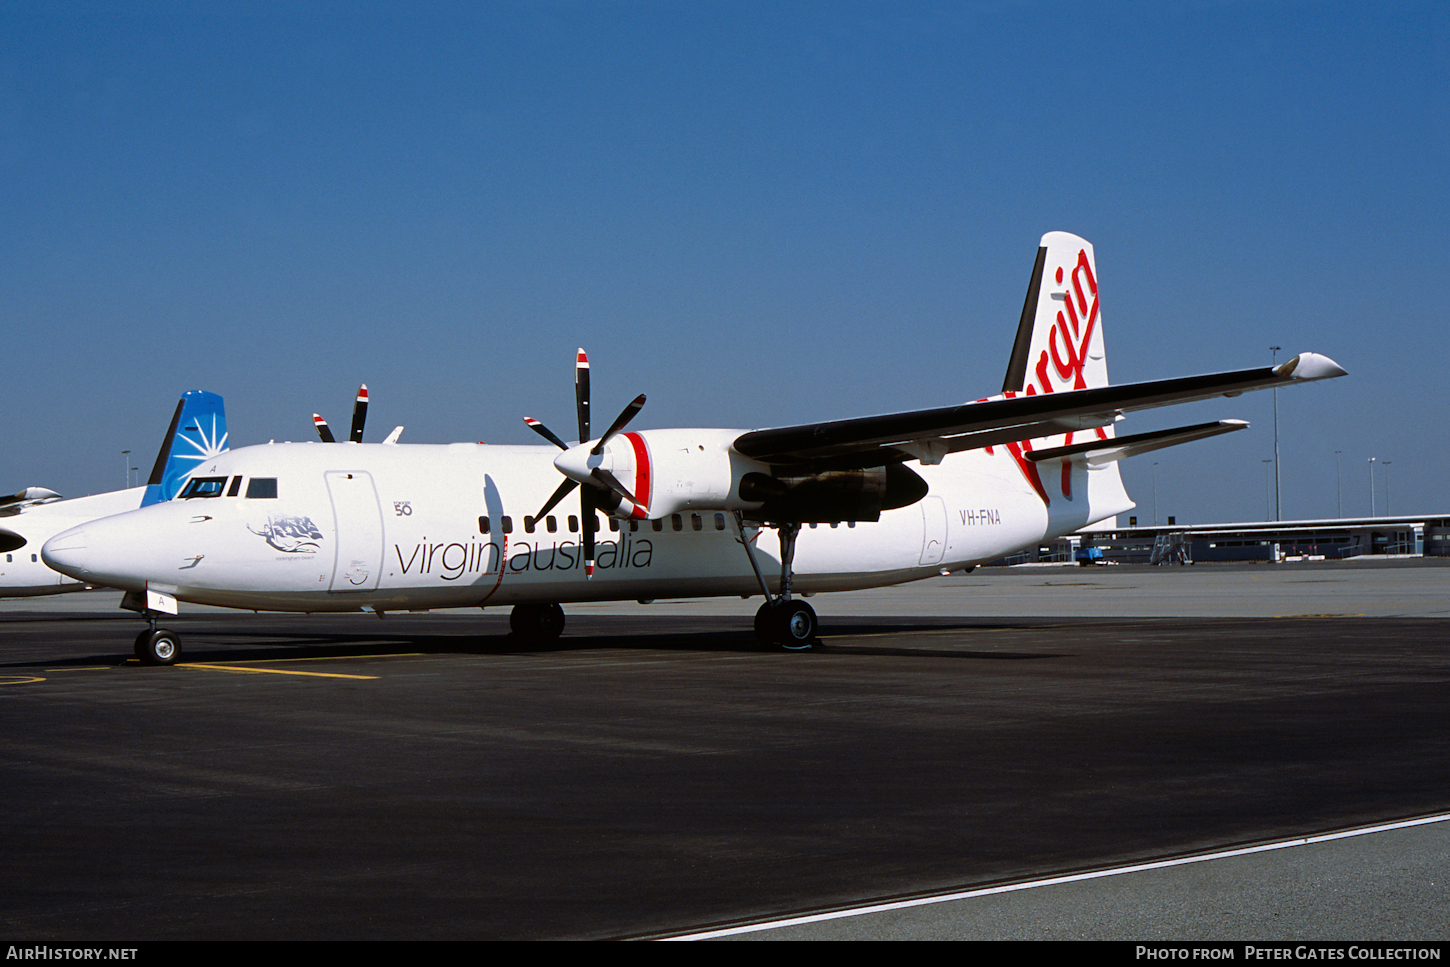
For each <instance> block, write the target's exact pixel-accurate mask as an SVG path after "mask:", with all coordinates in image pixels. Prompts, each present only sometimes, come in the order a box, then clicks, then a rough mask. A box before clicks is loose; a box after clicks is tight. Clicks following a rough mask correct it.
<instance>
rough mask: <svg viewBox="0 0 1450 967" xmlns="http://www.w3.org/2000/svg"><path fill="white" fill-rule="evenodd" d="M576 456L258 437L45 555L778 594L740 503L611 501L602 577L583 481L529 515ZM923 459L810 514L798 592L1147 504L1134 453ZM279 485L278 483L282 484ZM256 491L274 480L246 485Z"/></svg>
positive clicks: (144, 577)
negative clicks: (873, 518)
mask: <svg viewBox="0 0 1450 967" xmlns="http://www.w3.org/2000/svg"><path fill="white" fill-rule="evenodd" d="M700 432H701V433H707V434H709V435H710V436H711V437H712V438H713V437H721V438H727V439H733V437H734V436H735V435H738V431H700ZM558 452H559V451H557V450H554V449H552V448H548V447H521V446H493V445H484V444H471V443H470V444H449V445H440V446H423V445H387V444H332V445H328V444H268V445H264V446H254V447H246V448H242V449H239V450H232V451H230V452H227V453H224V454H222V455H221V456H219V457H217V458H215V459H214V460H211V461H209V462H208V463H207V464H205V465H204V466H201V467H198V468H197V469H196V470H195V471H194V472H193V473H192V479H193V480H196V479H197V478H203V477H213V478H226V479H225V482H224V483H223V484H222V485H221V486H220V487H219V488H218V490H219V492H220V493H221V496H216V497H206V498H189V499H188V498H178V499H175V500H172V501H169V502H167V503H162V504H156V505H153V506H150V507H147V508H144V509H142V510H139V511H135V512H133V513H129V514H124V515H121V516H119V517H112V518H108V519H106V520H102V521H93V522H91V523H89V524H86V525H84V526H81V527H78V528H76V529H75V530H73V531H71V532H69V533H67V534H64V535H61V537H60V538H58V539H56V540H54V541H52V542H51V544H50V545H49V546H48V547H47V548H46V556H47V558H48V559H51V560H52V562H53V563H54V564H55V565H56V566H57V567H60V568H62V569H65V570H66V571H68V572H69V573H71V574H73V575H76V576H77V577H78V578H80V579H83V580H88V581H91V582H93V583H100V584H105V585H109V586H113V587H118V588H122V589H126V590H131V591H144V590H151V591H157V592H160V593H163V594H170V595H172V596H174V597H176V598H177V599H179V600H182V601H190V602H196V603H204V604H215V605H224V606H230V607H239V608H255V609H258V610H274V611H356V610H359V609H362V608H369V609H373V610H378V611H389V610H404V609H414V610H416V609H427V608H444V607H468V606H492V605H513V604H519V603H526V602H558V603H567V602H571V601H590V600H611V599H612V600H629V599H652V598H664V597H693V596H711V595H737V594H738V595H750V594H758V593H760V586H759V582H758V581H757V579H756V577H755V575H754V573H753V572H752V570H751V567H750V562H749V560H748V559H747V557H746V554H745V551H744V549H743V548H742V546H741V544H740V543H739V542H738V540H737V531H736V525H735V518H734V516H733V514H731V513H728V512H725V511H723V510H711V509H708V508H704V507H700V508H698V509H696V510H686V511H684V512H682V513H678V514H670V515H667V516H665V517H663V519H661V520H634V521H613V520H609V519H607V518H603V515H601V520H602V521H604V523H603V525H602V526H601V527H600V529H599V531H598V532H597V534H596V542H597V547H596V559H597V565H596V570H595V572H594V575H593V577H592V578H586V576H585V568H584V561H583V553H582V548H581V538H582V536H583V535H582V534H581V533H580V526H581V522H580V521H579V500H578V497H577V494H575V495H570V496H569V497H567V498H565V499H564V500H563V501H562V502H561V503H560V504H559V505H558V506H556V507H555V508H554V509H553V510H552V511H551V512H550V514H549V515H548V517H547V518H546V519H541V520H539V521H537V522H536V523H535V526H533V527H532V529H530V528H528V527H526V521H525V518H526V517H528V516H529V515H532V514H534V513H536V512H537V511H538V509H539V508H540V507H541V506H542V505H543V504H544V502H545V500H546V499H547V498H548V497H549V495H550V494H551V493H552V492H553V491H554V490H555V488H556V487H558V486H559V484H560V482H561V481H562V480H563V477H562V476H561V475H560V473H559V471H558V470H557V469H556V468H555V465H554V458H555V457H556V456H557V455H558ZM913 469H914V470H915V471H916V472H917V473H918V474H920V475H921V477H922V478H924V479H925V480H926V481H927V483H928V485H929V488H930V489H929V493H928V495H927V496H926V497H924V498H923V499H922V500H920V501H918V502H917V503H914V504H912V505H910V506H907V507H902V508H899V509H896V510H890V511H886V512H884V513H882V514H881V519H880V520H879V521H878V522H872V523H864V522H862V523H855V524H848V523H841V524H839V525H832V524H819V525H807V526H805V527H803V528H802V529H801V531H800V535H799V538H798V541H797V545H796V552H795V559H794V575H795V578H794V589H795V590H796V591H797V592H817V591H839V590H850V589H856V588H866V587H878V586H882V585H887V584H896V583H900V582H903V581H909V580H914V579H917V578H923V577H929V576H931V575H934V574H938V573H940V572H941V571H942V570H944V569H960V568H963V567H966V566H969V565H973V564H978V563H982V562H985V561H991V560H994V559H996V558H999V557H1002V556H1003V555H1006V554H1009V553H1011V552H1013V551H1015V550H1018V549H1020V548H1023V547H1028V546H1033V545H1035V544H1037V543H1038V542H1040V541H1042V540H1044V539H1047V538H1050V537H1052V536H1056V535H1060V534H1065V533H1070V532H1071V531H1073V530H1075V529H1077V528H1079V527H1082V526H1083V525H1085V524H1088V523H1092V522H1093V521H1095V520H1100V519H1102V518H1104V517H1108V516H1111V515H1112V514H1115V513H1119V512H1121V511H1123V510H1126V509H1128V508H1129V507H1131V506H1132V504H1131V502H1130V501H1128V499H1127V496H1126V494H1124V493H1123V491H1122V486H1121V482H1120V481H1119V478H1118V474H1117V470H1116V465H1115V464H1114V465H1110V466H1109V467H1105V468H1103V469H1101V470H1091V471H1090V470H1087V469H1086V468H1085V467H1083V466H1082V465H1081V464H1078V465H1076V466H1074V467H1073V468H1072V470H1071V473H1072V474H1073V476H1074V480H1075V481H1076V482H1075V483H1074V485H1073V487H1072V489H1073V491H1074V492H1075V493H1076V494H1077V495H1078V496H1077V499H1076V500H1075V501H1074V500H1064V499H1061V498H1059V499H1056V500H1053V501H1052V503H1051V508H1050V510H1049V507H1048V506H1047V505H1045V504H1044V502H1043V499H1042V498H1041V497H1040V496H1039V494H1038V493H1037V492H1036V491H1035V490H1034V488H1033V487H1032V486H1030V485H1029V484H1028V482H1027V480H1026V478H1025V477H1024V476H1023V474H1022V472H1021V471H1020V470H1019V469H1018V465H1017V464H1016V463H1014V462H1013V460H1012V459H1011V457H1010V455H1009V454H1008V453H1007V452H1005V451H1004V450H1002V449H1001V448H998V449H997V451H996V453H995V454H990V453H986V452H983V451H969V452H966V453H961V454H954V455H950V456H948V457H947V458H946V459H945V460H944V461H943V462H942V463H941V464H940V465H938V466H920V467H917V466H915V465H913ZM238 478H241V480H240V481H239V480H238ZM254 480H256V481H260V485H259V486H258V487H256V488H254V487H253V486H252V482H253V481H254ZM270 480H275V481H276V483H275V488H273V486H272V485H270V484H268V481H270ZM273 490H275V493H276V496H275V497H273V496H263V495H264V494H270V493H271V492H273ZM253 491H255V492H256V494H258V495H257V496H250V497H249V496H247V495H248V493H250V492H253ZM228 494H230V496H229V495H228ZM746 517H747V519H748V517H749V514H748V513H747V514H746ZM745 536H746V537H747V538H751V539H753V546H754V548H755V555H756V559H757V561H758V562H759V565H760V567H761V570H762V571H763V572H764V573H765V576H766V578H767V580H768V582H769V584H770V586H771V588H772V589H773V590H774V589H776V587H777V585H778V582H779V578H780V552H779V546H778V541H777V540H776V537H775V533H774V532H773V531H772V530H770V529H765V530H763V531H759V532H758V531H757V528H755V527H754V526H751V525H749V524H748V522H747V526H746V529H745ZM757 537H758V539H757Z"/></svg>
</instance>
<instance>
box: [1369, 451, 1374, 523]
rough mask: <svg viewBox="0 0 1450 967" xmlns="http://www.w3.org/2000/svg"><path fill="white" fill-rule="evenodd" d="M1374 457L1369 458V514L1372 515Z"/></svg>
mask: <svg viewBox="0 0 1450 967" xmlns="http://www.w3.org/2000/svg"><path fill="white" fill-rule="evenodd" d="M1374 460H1375V458H1374V457H1370V458H1369V515H1370V516H1371V517H1373V516H1374Z"/></svg>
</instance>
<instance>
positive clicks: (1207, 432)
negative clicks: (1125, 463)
mask: <svg viewBox="0 0 1450 967" xmlns="http://www.w3.org/2000/svg"><path fill="white" fill-rule="evenodd" d="M1248 428H1249V425H1248V424H1247V423H1246V422H1244V421H1243V420H1217V421H1215V422H1213V423H1198V424H1195V425H1193V426H1180V427H1174V428H1173V429H1171V430H1153V431H1152V432H1150V433H1135V434H1133V435H1132V436H1120V437H1118V438H1116V439H1112V440H1093V441H1092V442H1091V443H1075V444H1073V445H1072V446H1068V447H1053V448H1052V449H1050V450H1033V451H1031V452H1029V453H1024V454H1023V456H1024V457H1026V458H1027V459H1028V460H1032V461H1035V462H1039V463H1040V462H1042V461H1044V460H1061V459H1063V458H1064V457H1079V456H1081V457H1086V459H1087V464H1088V466H1090V467H1101V466H1103V465H1105V464H1109V463H1112V462H1113V461H1114V460H1122V459H1124V458H1126V457H1136V456H1137V455H1138V454H1140V453H1148V452H1149V451H1152V450H1162V449H1163V448H1164V447H1176V446H1178V444H1180V443H1191V442H1193V441H1194V440H1206V439H1207V438H1209V437H1211V436H1218V435H1219V434H1220V433H1232V432H1233V431H1235V430H1247V429H1248Z"/></svg>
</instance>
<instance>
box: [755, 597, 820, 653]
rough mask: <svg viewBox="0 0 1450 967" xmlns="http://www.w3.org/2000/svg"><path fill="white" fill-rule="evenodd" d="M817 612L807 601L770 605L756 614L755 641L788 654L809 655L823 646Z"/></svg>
mask: <svg viewBox="0 0 1450 967" xmlns="http://www.w3.org/2000/svg"><path fill="white" fill-rule="evenodd" d="M818 630H819V624H818V623H817V621H816V612H815V609H814V608H812V607H811V606H810V605H808V604H806V603H805V602H804V601H780V602H776V601H767V602H766V603H765V604H762V605H761V606H760V610H759V611H757V612H755V637H756V638H757V639H759V641H760V642H761V643H762V644H767V645H777V646H779V647H781V648H784V649H785V650H787V651H805V650H807V649H809V648H814V647H816V646H817V645H819V644H820V641H819V639H817V637H816V632H817V631H818Z"/></svg>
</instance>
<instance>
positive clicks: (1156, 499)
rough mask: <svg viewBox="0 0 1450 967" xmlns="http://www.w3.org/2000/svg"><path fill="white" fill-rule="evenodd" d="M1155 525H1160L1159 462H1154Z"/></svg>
mask: <svg viewBox="0 0 1450 967" xmlns="http://www.w3.org/2000/svg"><path fill="white" fill-rule="evenodd" d="M1153 523H1154V524H1155V525H1156V524H1157V523H1158V461H1157V460H1154V461H1153Z"/></svg>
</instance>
